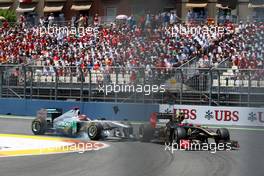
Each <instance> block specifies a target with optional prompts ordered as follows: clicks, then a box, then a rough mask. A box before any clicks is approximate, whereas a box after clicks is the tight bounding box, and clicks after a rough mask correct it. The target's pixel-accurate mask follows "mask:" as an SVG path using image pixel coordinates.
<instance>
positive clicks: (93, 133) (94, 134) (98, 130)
mask: <svg viewBox="0 0 264 176" xmlns="http://www.w3.org/2000/svg"><path fill="white" fill-rule="evenodd" d="M102 131H103V126H102V125H101V124H99V123H98V124H92V125H90V126H89V127H88V130H87V133H88V136H89V138H90V139H91V140H99V139H101V137H102V136H101V135H102Z"/></svg>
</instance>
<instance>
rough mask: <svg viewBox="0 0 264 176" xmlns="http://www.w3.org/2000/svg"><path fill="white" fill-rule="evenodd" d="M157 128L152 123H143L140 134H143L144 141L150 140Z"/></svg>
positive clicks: (142, 139)
mask: <svg viewBox="0 0 264 176" xmlns="http://www.w3.org/2000/svg"><path fill="white" fill-rule="evenodd" d="M154 132H155V129H154V128H152V127H151V126H150V125H141V126H140V127H139V134H140V135H141V141H142V142H150V141H151V140H152V139H153V134H154Z"/></svg>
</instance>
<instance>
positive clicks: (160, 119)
mask: <svg viewBox="0 0 264 176" xmlns="http://www.w3.org/2000/svg"><path fill="white" fill-rule="evenodd" d="M172 117H176V114H174V113H160V112H153V113H152V114H151V116H150V119H149V120H150V124H151V126H152V127H153V128H155V127H156V125H157V123H162V124H164V123H167V122H168V121H169V120H170V119H171V118H172Z"/></svg>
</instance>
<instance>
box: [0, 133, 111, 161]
mask: <svg viewBox="0 0 264 176" xmlns="http://www.w3.org/2000/svg"><path fill="white" fill-rule="evenodd" d="M1 137H9V138H20V139H21V138H24V139H36V140H43V141H46V142H49V141H50V142H52V141H60V142H66V143H69V144H68V145H65V144H64V145H60V146H52V147H46V148H45V147H43V148H36V149H35V148H34V149H22V150H21V149H20V150H2V151H1V149H0V157H10V156H24V155H43V154H57V153H69V152H80V153H83V152H84V151H88V150H98V149H101V148H105V147H107V146H108V145H106V144H104V143H101V142H95V141H88V142H84V141H80V140H77V139H69V138H61V137H46V136H29V135H19V134H0V139H1ZM14 140H15V139H14Z"/></svg>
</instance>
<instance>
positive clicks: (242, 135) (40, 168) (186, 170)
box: [0, 118, 264, 176]
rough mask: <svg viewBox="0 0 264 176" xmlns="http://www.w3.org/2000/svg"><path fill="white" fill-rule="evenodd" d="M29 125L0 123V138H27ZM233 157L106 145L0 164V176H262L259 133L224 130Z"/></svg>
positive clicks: (262, 147) (146, 145) (263, 166)
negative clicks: (232, 144)
mask: <svg viewBox="0 0 264 176" xmlns="http://www.w3.org/2000/svg"><path fill="white" fill-rule="evenodd" d="M30 123H31V121H30V120H22V119H1V118H0V133H13V134H29V135H31V134H32V133H31V130H30ZM230 133H231V138H233V139H234V140H238V141H239V143H240V146H241V149H240V150H238V151H217V152H216V153H210V151H175V152H174V153H172V152H170V151H165V147H164V146H163V145H159V144H151V143H141V142H138V141H127V142H124V141H122V142H120V141H106V143H107V144H109V145H110V147H108V148H106V149H102V150H99V151H88V152H85V153H82V154H80V153H67V154H53V155H40V156H20V157H10V158H0V176H47V175H49V176H53V175H54V176H249V175H250V176H263V175H264V158H263V157H264V145H263V144H264V131H263V130H230Z"/></svg>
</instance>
